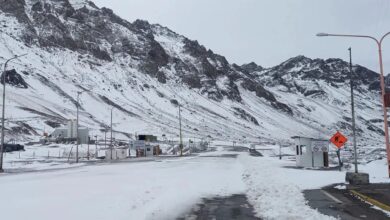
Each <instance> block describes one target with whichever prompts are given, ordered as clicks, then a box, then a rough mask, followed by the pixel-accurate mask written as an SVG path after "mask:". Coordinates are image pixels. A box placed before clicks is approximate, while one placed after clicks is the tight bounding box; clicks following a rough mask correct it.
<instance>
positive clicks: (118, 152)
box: [105, 148, 127, 160]
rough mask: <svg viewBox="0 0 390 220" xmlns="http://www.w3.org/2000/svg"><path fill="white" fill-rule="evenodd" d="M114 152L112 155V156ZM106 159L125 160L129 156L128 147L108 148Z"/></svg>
mask: <svg viewBox="0 0 390 220" xmlns="http://www.w3.org/2000/svg"><path fill="white" fill-rule="evenodd" d="M111 152H112V157H111ZM105 153H106V160H111V158H112V160H123V159H126V158H127V150H126V149H118V148H116V149H112V150H111V149H108V150H106V152H105Z"/></svg>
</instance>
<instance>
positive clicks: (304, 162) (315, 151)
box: [292, 136, 329, 168]
mask: <svg viewBox="0 0 390 220" xmlns="http://www.w3.org/2000/svg"><path fill="white" fill-rule="evenodd" d="M292 139H294V140H295V152H296V165H297V167H311V168H313V167H317V168H321V167H328V166H329V154H328V152H329V140H324V139H316V138H308V137H299V136H295V137H292Z"/></svg>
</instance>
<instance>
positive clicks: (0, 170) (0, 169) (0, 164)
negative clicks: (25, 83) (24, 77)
mask: <svg viewBox="0 0 390 220" xmlns="http://www.w3.org/2000/svg"><path fill="white" fill-rule="evenodd" d="M26 55H27V54H23V55H20V56H14V57H12V58H10V59H8V60H7V61H5V64H4V69H3V77H2V82H3V112H2V117H1V119H2V120H1V146H0V173H3V172H4V170H3V152H4V133H5V132H4V121H5V83H6V82H5V81H6V74H7V72H6V71H7V64H8V63H9V62H10V61H11V60H14V59H17V58H19V57H22V56H26Z"/></svg>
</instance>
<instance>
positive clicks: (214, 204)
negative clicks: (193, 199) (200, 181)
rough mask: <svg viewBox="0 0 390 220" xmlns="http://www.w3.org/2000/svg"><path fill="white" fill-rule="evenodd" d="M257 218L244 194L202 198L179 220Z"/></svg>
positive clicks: (257, 219)
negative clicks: (199, 202) (200, 201)
mask: <svg viewBox="0 0 390 220" xmlns="http://www.w3.org/2000/svg"><path fill="white" fill-rule="evenodd" d="M187 219H191V220H231V219H240V220H259V219H260V218H257V217H255V214H254V210H253V207H252V206H251V205H250V204H249V202H248V199H247V198H246V196H245V195H232V196H229V197H220V198H212V199H204V200H203V203H201V204H198V205H196V206H195V207H194V208H193V210H192V212H191V213H190V214H188V215H186V216H185V217H182V218H179V220H187Z"/></svg>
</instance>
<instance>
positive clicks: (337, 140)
mask: <svg viewBox="0 0 390 220" xmlns="http://www.w3.org/2000/svg"><path fill="white" fill-rule="evenodd" d="M347 141H348V139H347V138H346V137H345V136H344V135H343V134H341V133H340V132H337V133H336V134H335V135H333V137H332V138H331V139H330V142H332V143H333V144H334V145H336V147H337V148H342V147H343V146H344V144H345V143H347Z"/></svg>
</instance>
